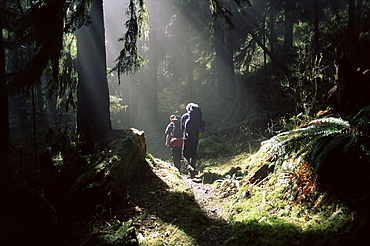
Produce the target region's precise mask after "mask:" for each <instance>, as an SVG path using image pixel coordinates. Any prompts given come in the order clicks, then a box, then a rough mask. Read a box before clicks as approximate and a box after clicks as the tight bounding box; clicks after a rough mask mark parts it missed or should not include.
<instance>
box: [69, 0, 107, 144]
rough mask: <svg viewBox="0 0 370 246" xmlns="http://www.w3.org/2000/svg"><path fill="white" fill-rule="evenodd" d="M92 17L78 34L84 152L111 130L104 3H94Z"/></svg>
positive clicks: (97, 0) (79, 114) (79, 122)
mask: <svg viewBox="0 0 370 246" xmlns="http://www.w3.org/2000/svg"><path fill="white" fill-rule="evenodd" d="M90 15H91V20H92V24H90V25H89V26H84V27H82V28H80V29H79V30H78V31H77V32H76V36H77V70H78V79H79V82H78V87H77V98H78V103H77V106H78V111H77V128H78V132H79V134H80V135H81V137H82V141H83V146H81V147H82V148H83V150H85V151H91V150H92V149H93V147H94V145H95V143H96V142H98V141H99V140H100V139H101V138H102V137H103V136H104V135H105V134H106V133H107V132H108V131H110V130H111V129H112V127H111V122H110V113H109V105H110V103H109V91H108V82H107V69H106V52H105V32H104V20H103V6H102V0H93V4H92V8H91V13H90Z"/></svg>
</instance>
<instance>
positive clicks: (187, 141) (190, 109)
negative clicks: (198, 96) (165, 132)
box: [181, 103, 204, 179]
mask: <svg viewBox="0 0 370 246" xmlns="http://www.w3.org/2000/svg"><path fill="white" fill-rule="evenodd" d="M181 125H182V129H183V132H184V137H183V138H184V147H183V156H184V158H185V159H186V161H187V162H188V163H187V169H188V170H189V174H190V178H192V179H193V178H195V175H196V174H197V172H196V170H195V163H196V160H197V148H198V141H199V137H200V134H201V132H202V131H203V130H204V121H202V112H201V109H200V107H199V105H198V104H196V103H189V104H188V105H187V106H186V113H185V114H183V115H182V117H181Z"/></svg>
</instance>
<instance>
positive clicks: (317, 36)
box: [314, 0, 320, 55]
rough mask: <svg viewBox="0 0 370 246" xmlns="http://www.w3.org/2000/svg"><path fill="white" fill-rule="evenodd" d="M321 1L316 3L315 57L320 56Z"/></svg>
mask: <svg viewBox="0 0 370 246" xmlns="http://www.w3.org/2000/svg"><path fill="white" fill-rule="evenodd" d="M319 11H320V10H319V0H315V1H314V12H315V13H314V51H315V55H318V54H319V50H320V46H319V45H320V44H319V34H320V33H319Z"/></svg>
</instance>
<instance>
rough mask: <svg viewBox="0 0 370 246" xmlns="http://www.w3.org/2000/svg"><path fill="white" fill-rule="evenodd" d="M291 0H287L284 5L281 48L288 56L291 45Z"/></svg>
mask: <svg viewBox="0 0 370 246" xmlns="http://www.w3.org/2000/svg"><path fill="white" fill-rule="evenodd" d="M292 11H293V2H292V0H287V1H286V5H285V10H284V13H285V23H284V28H285V29H284V43H283V49H284V52H285V54H286V56H287V57H289V56H290V51H291V48H292V47H293V13H292Z"/></svg>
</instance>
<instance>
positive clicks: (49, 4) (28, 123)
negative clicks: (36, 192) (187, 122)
mask: <svg viewBox="0 0 370 246" xmlns="http://www.w3.org/2000/svg"><path fill="white" fill-rule="evenodd" d="M0 26H1V29H2V32H1V39H0V40H1V50H0V69H1V71H0V96H1V98H0V121H1V122H0V132H1V134H0V136H1V139H0V150H1V156H0V158H1V159H2V160H1V162H2V164H1V167H0V172H1V174H2V175H3V176H4V177H6V179H9V177H14V179H12V182H13V181H14V180H17V181H16V182H19V183H27V185H28V186H29V187H35V188H36V187H37V186H38V184H37V182H36V181H35V180H36V178H35V177H34V176H33V175H35V176H36V174H35V173H37V172H38V171H39V165H38V163H39V162H40V159H42V158H43V157H45V155H50V156H51V157H52V158H53V160H64V162H68V160H70V162H69V163H70V165H71V166H72V167H73V169H76V167H78V165H80V164H79V163H80V162H79V160H80V159H79V158H80V157H81V156H82V155H86V154H91V153H94V152H96V151H97V150H98V149H99V143H100V142H101V141H102V140H103V139H104V136H106V134H107V133H109V132H110V131H111V130H112V129H127V128H137V129H139V130H143V131H144V132H145V136H146V143H147V150H148V152H149V153H151V154H153V155H154V156H156V157H160V158H163V159H169V158H170V151H169V149H166V148H165V146H164V139H165V137H164V129H165V127H166V125H167V123H168V121H169V116H170V115H171V114H178V115H181V114H183V113H184V112H185V106H186V104H187V103H189V102H196V103H198V104H199V105H200V106H201V107H202V111H203V117H204V120H205V122H206V131H205V133H204V136H203V139H202V140H201V142H200V146H199V156H200V157H201V158H217V157H219V156H231V155H237V154H239V153H241V152H248V153H252V152H254V151H255V150H257V149H258V148H259V146H260V142H261V141H262V140H265V139H267V138H269V137H271V136H273V135H274V134H276V133H279V132H281V131H285V130H291V129H293V128H295V127H297V126H299V125H301V124H302V122H305V120H306V119H308V118H309V119H312V118H315V117H318V114H319V115H323V114H331V115H336V116H340V117H342V118H343V119H351V117H353V116H354V115H355V114H356V113H357V112H358V111H359V110H360V109H361V108H363V107H365V106H367V105H369V104H370V102H369V98H368V95H369V94H368V92H369V84H368V82H369V78H368V76H369V74H370V72H369V71H368V70H367V69H369V68H370V49H369V47H370V2H369V1H367V0H300V1H294V0H259V1H252V0H251V1H248V0H234V1H231V0H211V1H194V0H148V1H142V0H131V1H119V0H106V1H102V0H80V1H78V0H68V1H62V0H39V1H29V0H17V1H10V0H1V6H0ZM58 158H59V159H58ZM35 163H37V164H35ZM78 168H80V167H78ZM81 168H82V167H81ZM2 182H3V181H2ZM4 183H5V181H4Z"/></svg>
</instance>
